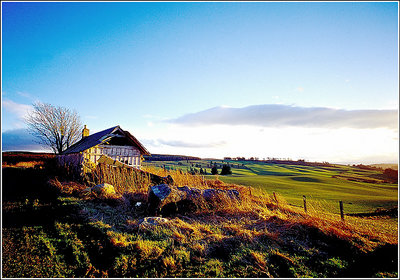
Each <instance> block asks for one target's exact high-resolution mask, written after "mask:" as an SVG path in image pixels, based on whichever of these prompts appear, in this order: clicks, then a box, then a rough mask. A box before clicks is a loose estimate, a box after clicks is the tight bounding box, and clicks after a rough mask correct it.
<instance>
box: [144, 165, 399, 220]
mask: <svg viewBox="0 0 400 280" xmlns="http://www.w3.org/2000/svg"><path fill="white" fill-rule="evenodd" d="M212 163H213V164H214V163H216V164H217V165H218V170H219V171H220V170H221V167H220V166H221V165H222V164H225V163H229V164H230V165H231V166H232V172H233V174H232V175H229V176H221V175H219V176H218V178H219V179H220V180H222V181H223V182H226V183H230V184H239V185H244V186H251V187H253V188H256V189H260V190H262V191H266V192H267V193H269V194H272V193H273V192H276V193H279V194H280V195H281V196H282V197H283V198H285V200H286V201H287V202H288V203H290V204H292V205H296V206H299V207H301V206H302V205H303V195H305V196H306V197H307V201H308V203H309V204H310V206H313V207H317V208H319V209H321V208H322V209H324V210H325V211H327V212H333V213H338V211H339V200H342V201H343V203H344V210H345V213H360V212H373V211H375V210H376V209H377V208H390V207H393V206H397V204H398V186H397V184H390V183H379V182H383V180H382V173H381V172H379V171H377V170H365V169H360V168H356V167H352V166H346V165H335V166H333V167H325V166H324V167H320V166H301V165H289V164H270V163H262V162H250V161H212ZM145 164H146V165H150V166H158V167H164V166H165V168H166V169H171V168H172V169H181V170H183V171H188V170H190V169H191V168H196V169H197V170H199V169H200V167H201V168H202V169H206V171H207V175H205V176H206V177H207V178H210V179H212V178H216V176H215V175H211V173H210V172H211V166H212V165H211V162H210V160H196V161H166V162H145ZM196 166H197V167H196ZM367 182H368V183H367Z"/></svg>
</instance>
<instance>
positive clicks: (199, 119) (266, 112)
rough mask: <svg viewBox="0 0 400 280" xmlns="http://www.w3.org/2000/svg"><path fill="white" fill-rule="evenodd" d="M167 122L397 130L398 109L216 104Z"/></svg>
mask: <svg viewBox="0 0 400 280" xmlns="http://www.w3.org/2000/svg"><path fill="white" fill-rule="evenodd" d="M166 122H168V123H174V124H181V125H187V126H193V125H197V126H202V125H213V124H222V125H254V126H262V127H290V126H292V127H313V128H356V129H371V128H388V129H397V126H398V123H397V110H343V109H332V108H324V107H309V108H307V107H296V106H289V105H278V104H265V105H253V106H248V107H243V108H229V107H214V108H211V109H208V110H205V111H201V112H197V113H193V114H187V115H184V116H181V117H178V118H176V119H170V120H167V121H166Z"/></svg>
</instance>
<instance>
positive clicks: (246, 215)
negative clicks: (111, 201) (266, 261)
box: [54, 166, 398, 262]
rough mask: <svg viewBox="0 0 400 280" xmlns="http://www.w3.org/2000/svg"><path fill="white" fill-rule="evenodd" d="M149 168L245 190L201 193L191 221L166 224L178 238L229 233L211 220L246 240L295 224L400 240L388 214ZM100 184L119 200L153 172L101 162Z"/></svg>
mask: <svg viewBox="0 0 400 280" xmlns="http://www.w3.org/2000/svg"><path fill="white" fill-rule="evenodd" d="M145 171H146V172H150V173H153V174H156V175H158V176H162V177H166V176H168V175H170V176H172V178H173V180H174V185H176V186H189V187H195V188H199V189H208V188H213V189H223V190H227V189H236V190H238V191H239V193H240V199H232V198H230V197H229V196H227V195H226V194H223V193H222V194H218V195H216V196H215V197H214V199H213V201H205V200H204V199H202V198H201V199H198V200H196V201H195V203H196V206H197V210H196V211H194V212H193V213H192V214H189V216H190V217H191V221H190V222H187V221H183V220H181V219H174V220H172V222H171V223H168V225H167V226H168V227H170V229H171V231H172V232H174V234H173V235H172V236H171V238H172V239H174V240H176V241H178V242H183V243H185V242H188V240H201V239H205V240H207V242H209V241H210V240H213V241H215V242H220V241H221V240H223V239H224V238H225V237H224V236H225V235H224V233H223V232H215V231H213V230H212V229H211V228H210V225H211V226H212V225H216V226H218V227H219V228H220V229H222V231H225V232H226V233H227V234H228V235H229V232H230V233H231V234H234V235H235V236H237V237H238V238H240V239H242V240H243V242H252V240H253V239H254V238H256V237H257V236H260V235H268V236H269V238H272V239H276V238H278V236H279V234H280V233H281V232H283V231H290V230H291V227H292V226H293V225H294V226H295V227H296V225H302V226H304V227H314V228H318V229H319V230H321V231H322V232H323V233H326V234H328V235H333V236H336V237H338V238H341V239H345V240H357V241H356V242H355V244H360V245H359V246H360V247H363V248H364V249H365V250H370V249H373V248H374V247H375V246H376V244H378V243H379V242H387V243H390V244H397V242H398V241H397V240H398V231H397V226H395V225H394V223H385V221H384V220H383V219H375V220H374V219H371V218H369V219H368V218H359V217H349V216H346V217H345V220H344V221H342V220H341V219H340V216H339V215H335V214H331V213H329V211H326V207H327V205H325V204H324V203H323V202H320V201H313V200H310V199H308V200H307V213H305V212H304V209H303V208H299V207H293V206H291V205H289V204H288V203H287V202H286V201H285V199H284V197H282V196H281V195H280V194H278V193H274V194H268V193H266V192H264V191H261V190H257V189H254V188H251V187H250V188H249V187H244V186H239V185H232V184H225V183H223V182H222V181H220V180H218V179H215V180H205V179H204V177H203V176H200V175H191V174H188V173H182V172H181V171H179V170H172V171H167V170H164V169H160V168H154V167H146V168H145ZM95 183H97V184H98V183H109V184H112V185H113V186H114V188H115V189H116V191H117V195H116V196H115V197H114V198H115V199H119V198H120V197H121V195H122V194H124V193H126V192H131V193H141V194H145V193H147V192H148V187H149V186H150V185H151V180H150V178H149V176H143V175H142V174H141V173H138V172H135V171H134V170H132V169H127V168H115V167H111V166H99V167H98V168H97V169H96V172H95ZM54 184H55V185H57V186H58V187H59V188H60V189H62V190H63V191H64V192H67V193H72V192H73V189H74V188H77V189H78V190H82V188H83V186H82V185H79V184H75V185H74V184H72V185H71V184H69V185H68V184H66V185H65V184H61V183H60V182H57V181H54ZM193 215H194V216H193ZM221 217H223V218H221ZM237 221H241V222H237ZM266 224H272V225H274V228H271V227H269V228H268V227H267V226H266ZM281 224H282V225H281ZM112 243H115V245H116V246H123V244H125V241H123V239H118V238H114V239H112ZM189 243H190V242H189ZM136 246H138V248H142V249H140V250H144V252H147V251H146V250H147V249H145V244H144V243H143V242H139V243H138V244H136ZM197 246H200V245H197ZM149 254H150V253H149ZM166 262H168V260H166Z"/></svg>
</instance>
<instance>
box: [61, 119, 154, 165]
mask: <svg viewBox="0 0 400 280" xmlns="http://www.w3.org/2000/svg"><path fill="white" fill-rule="evenodd" d="M144 155H150V153H149V152H148V151H147V150H146V148H145V147H144V146H143V145H142V144H141V143H140V142H139V141H138V140H137V139H136V138H135V137H134V136H133V135H132V134H130V133H129V132H128V131H126V130H123V129H121V127H120V126H119V125H117V126H114V127H111V128H108V129H105V130H103V131H100V132H97V133H94V134H92V135H89V129H88V128H87V127H86V125H85V127H84V129H83V130H82V139H81V140H80V141H78V142H77V143H75V144H74V145H72V146H71V147H69V148H68V149H66V150H65V151H64V152H63V153H62V154H61V155H60V156H59V157H58V160H59V163H60V164H62V165H70V166H73V167H75V168H77V169H80V170H83V171H85V169H86V167H91V166H94V165H96V164H98V163H109V164H114V165H128V166H131V167H135V168H138V169H140V166H141V159H142V156H144Z"/></svg>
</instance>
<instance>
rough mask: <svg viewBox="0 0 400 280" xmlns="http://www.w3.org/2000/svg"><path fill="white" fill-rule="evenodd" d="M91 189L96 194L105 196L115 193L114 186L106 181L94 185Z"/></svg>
mask: <svg viewBox="0 0 400 280" xmlns="http://www.w3.org/2000/svg"><path fill="white" fill-rule="evenodd" d="M91 191H92V192H94V193H96V194H98V195H105V196H107V195H112V194H116V192H115V189H114V186H113V185H110V184H107V183H104V184H100V185H97V186H94V187H92V190H91Z"/></svg>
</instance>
